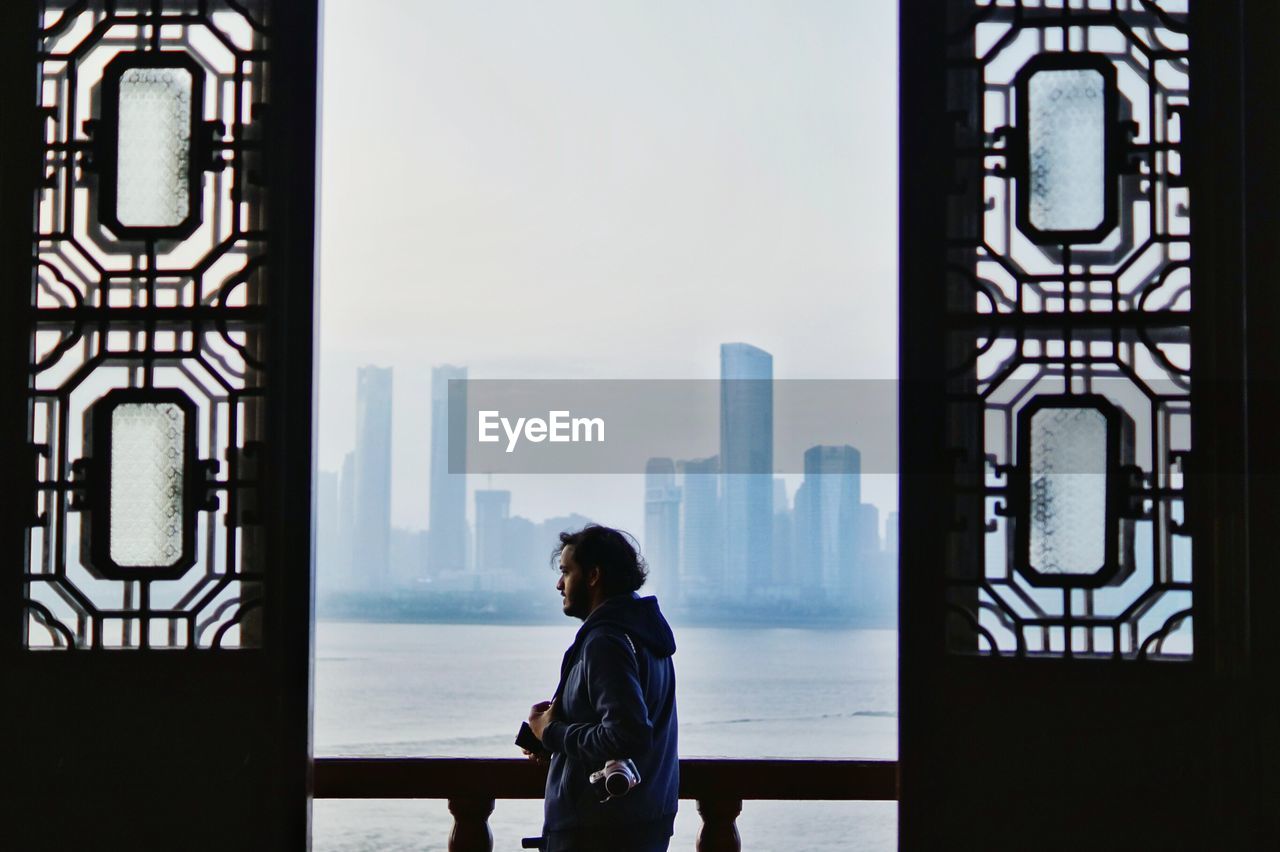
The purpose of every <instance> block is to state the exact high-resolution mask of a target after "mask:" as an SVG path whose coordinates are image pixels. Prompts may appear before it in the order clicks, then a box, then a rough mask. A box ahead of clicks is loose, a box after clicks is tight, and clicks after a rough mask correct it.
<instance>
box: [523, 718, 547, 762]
mask: <svg viewBox="0 0 1280 852" xmlns="http://www.w3.org/2000/svg"><path fill="white" fill-rule="evenodd" d="M516 745H518V746H520V748H522V749H524V750H525V751H531V752H533V753H534V754H543V755H550V754H551V752H550V751H548V750H547V747H546V746H544V745H543V744H542V740H540V739H538V738H537V736H535V735H534V733H533V728H530V727H529V723H528V722H521V723H520V733H518V734H516Z"/></svg>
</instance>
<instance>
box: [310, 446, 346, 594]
mask: <svg viewBox="0 0 1280 852" xmlns="http://www.w3.org/2000/svg"><path fill="white" fill-rule="evenodd" d="M339 512H340V509H339V503H338V474H337V473H335V472H331V471H327V470H321V471H317V472H316V545H315V546H316V559H315V562H316V589H317V591H320V592H332V591H334V590H335V588H336V586H335V581H336V580H337V579H338V577H337V575H336V573H335V572H336V570H337V569H338V568H339V566H340V565H342V564H343V563H342V562H340V561H339V560H338V559H337V557H338V544H339V536H340V533H339V530H340V529H341V526H340V519H341V517H342V516H341V515H340V514H339Z"/></svg>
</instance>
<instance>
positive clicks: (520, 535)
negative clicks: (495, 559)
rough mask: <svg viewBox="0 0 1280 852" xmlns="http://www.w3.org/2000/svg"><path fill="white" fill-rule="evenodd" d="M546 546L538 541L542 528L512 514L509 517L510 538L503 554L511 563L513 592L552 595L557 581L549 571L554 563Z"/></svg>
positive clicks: (507, 537) (504, 544)
mask: <svg viewBox="0 0 1280 852" xmlns="http://www.w3.org/2000/svg"><path fill="white" fill-rule="evenodd" d="M550 552H551V545H546V546H545V547H544V546H543V544H542V543H541V542H539V541H538V525H537V524H535V523H534V522H533V521H531V520H529V519H528V518H522V517H520V516H519V515H512V516H511V517H509V518H507V529H506V535H504V536H503V539H502V554H503V558H504V559H505V560H506V563H507V572H508V576H509V577H510V584H511V585H510V589H511V590H514V591H521V590H523V591H545V592H550V591H551V589H552V587H553V586H555V578H554V577H553V576H552V574H551V572H550V571H549V570H548V566H549V565H550V564H551V563H550V562H549V561H548V560H547V554H548V553H550Z"/></svg>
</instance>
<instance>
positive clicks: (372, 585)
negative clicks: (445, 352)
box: [352, 367, 391, 591]
mask: <svg viewBox="0 0 1280 852" xmlns="http://www.w3.org/2000/svg"><path fill="white" fill-rule="evenodd" d="M354 468H355V471H354V478H355V481H354V485H355V488H354V490H355V494H354V499H355V505H354V510H355V511H354V518H353V528H352V568H353V570H354V572H355V579H356V584H357V586H358V587H359V588H361V589H365V590H368V591H381V590H382V589H385V588H386V587H387V583H388V579H389V577H388V574H389V570H390V544H391V368H390V367H361V368H360V369H359V370H357V371H356V450H355V464H354Z"/></svg>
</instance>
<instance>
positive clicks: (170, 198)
mask: <svg viewBox="0 0 1280 852" xmlns="http://www.w3.org/2000/svg"><path fill="white" fill-rule="evenodd" d="M191 87H192V80H191V72H190V71H188V70H186V69H184V68H130V69H128V70H127V71H125V72H124V74H123V76H121V78H120V131H119V132H120V136H119V145H118V151H119V153H118V155H117V156H118V157H119V159H118V161H117V162H118V164H119V171H118V172H117V178H116V179H117V184H116V218H117V219H119V221H120V224H122V225H125V226H127V227H172V226H174V225H178V224H181V223H182V221H183V220H184V219H186V218H187V214H188V212H190V207H191V198H190V183H189V181H190V163H191V108H192V106H191Z"/></svg>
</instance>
